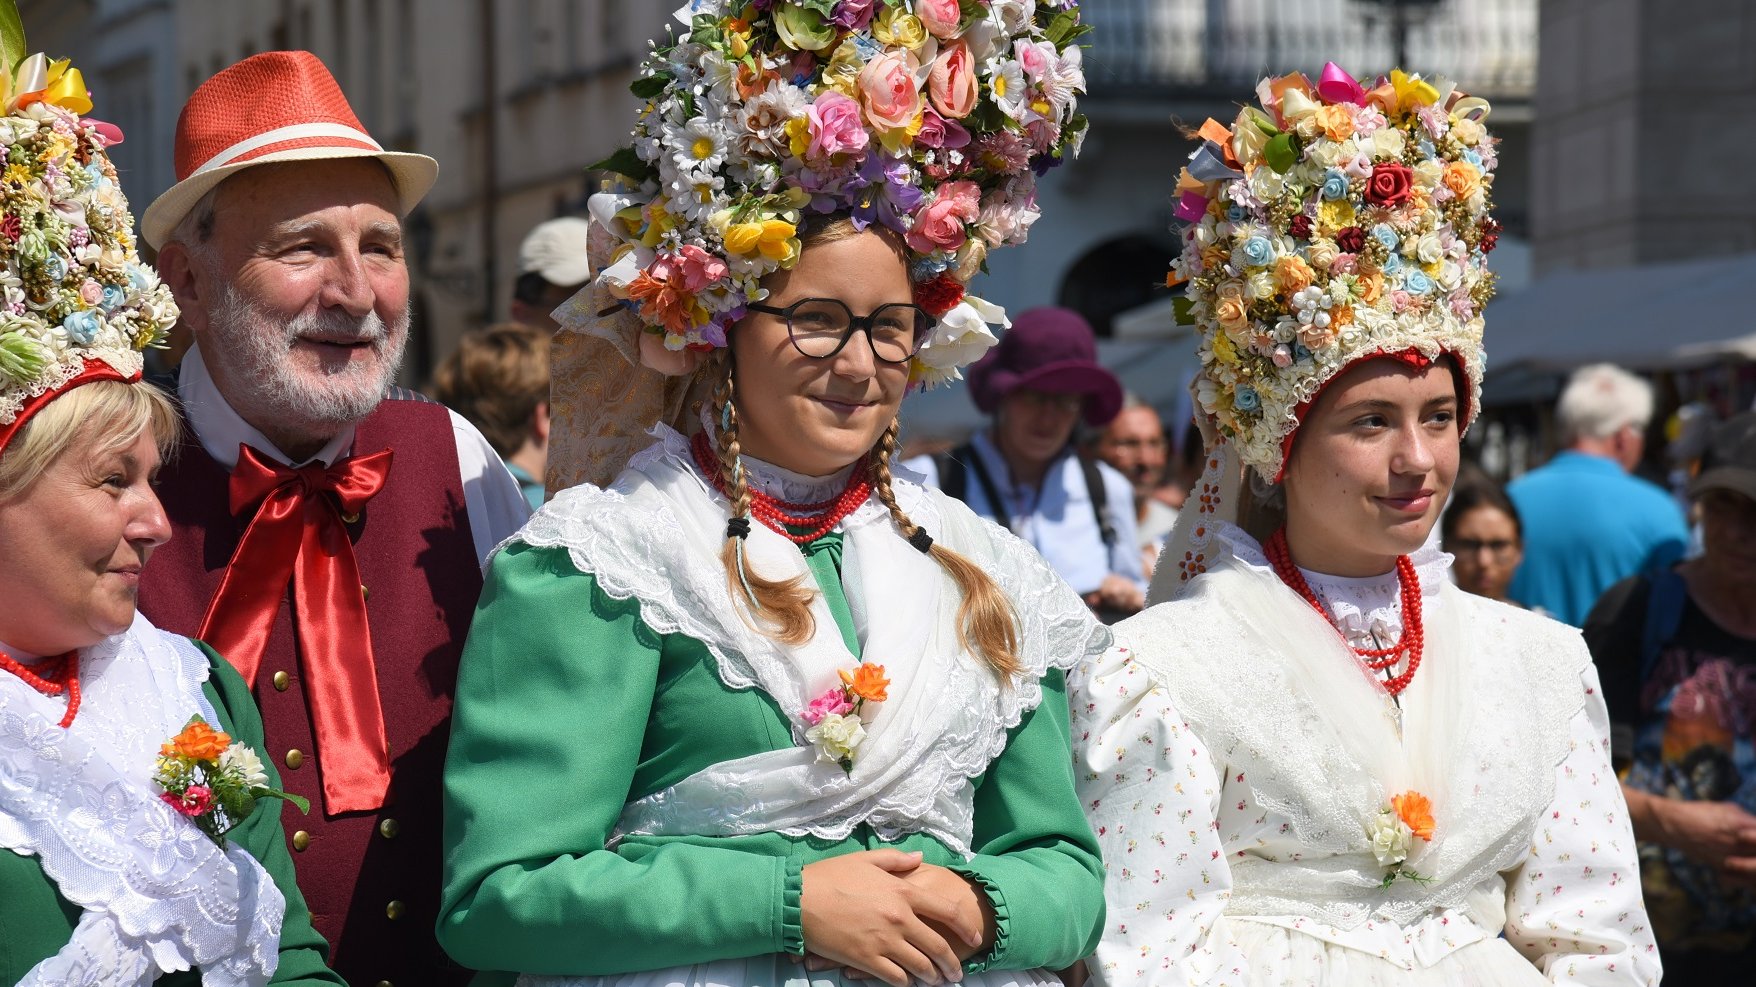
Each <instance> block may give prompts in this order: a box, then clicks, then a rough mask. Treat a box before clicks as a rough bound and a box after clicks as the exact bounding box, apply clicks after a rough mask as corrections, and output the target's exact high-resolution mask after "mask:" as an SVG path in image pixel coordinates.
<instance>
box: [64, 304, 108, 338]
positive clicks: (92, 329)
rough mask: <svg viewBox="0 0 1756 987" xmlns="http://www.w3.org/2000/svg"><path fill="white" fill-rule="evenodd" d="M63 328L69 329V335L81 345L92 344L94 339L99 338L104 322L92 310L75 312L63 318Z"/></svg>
mask: <svg viewBox="0 0 1756 987" xmlns="http://www.w3.org/2000/svg"><path fill="white" fill-rule="evenodd" d="M61 328H63V329H65V330H67V336H68V338H69V339H72V340H73V341H74V342H76V343H78V344H79V345H81V346H90V345H91V343H92V340H94V339H96V338H98V330H99V329H101V328H103V323H101V322H99V321H98V317H97V316H95V315H93V314H91V313H90V312H75V313H73V314H72V315H69V316H68V317H67V318H65V319H62V320H61Z"/></svg>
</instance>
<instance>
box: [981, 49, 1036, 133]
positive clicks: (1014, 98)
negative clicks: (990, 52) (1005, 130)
mask: <svg viewBox="0 0 1756 987" xmlns="http://www.w3.org/2000/svg"><path fill="white" fill-rule="evenodd" d="M988 71H989V73H990V75H989V80H988V90H989V92H990V93H991V94H992V96H993V98H994V105H995V106H998V107H1000V111H1001V112H1002V113H1005V114H1006V115H1007V116H1009V117H1011V118H1012V119H1014V120H1023V119H1024V113H1025V108H1026V104H1027V103H1028V102H1029V100H1030V87H1029V85H1028V84H1027V83H1026V82H1025V79H1024V66H1022V65H1020V64H1018V62H1017V60H1016V59H1011V58H999V59H995V60H994V61H993V62H991V63H989V66H988Z"/></svg>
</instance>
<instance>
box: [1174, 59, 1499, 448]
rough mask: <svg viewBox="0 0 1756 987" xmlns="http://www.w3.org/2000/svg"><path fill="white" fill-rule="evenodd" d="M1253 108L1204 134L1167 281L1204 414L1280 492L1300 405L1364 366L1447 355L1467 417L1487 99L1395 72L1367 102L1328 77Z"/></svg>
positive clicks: (1280, 84)
mask: <svg viewBox="0 0 1756 987" xmlns="http://www.w3.org/2000/svg"><path fill="white" fill-rule="evenodd" d="M1257 95H1258V97H1259V99H1260V105H1257V106H1246V107H1244V108H1243V109H1242V111H1241V112H1240V113H1239V114H1238V117H1237V119H1236V120H1235V121H1234V122H1233V124H1232V125H1231V126H1230V127H1227V126H1226V125H1224V124H1221V123H1219V122H1217V121H1214V120H1208V121H1207V123H1206V124H1205V125H1203V126H1202V128H1201V130H1200V132H1199V135H1200V137H1201V138H1202V143H1201V146H1200V147H1198V148H1197V149H1196V151H1195V153H1194V154H1193V155H1191V157H1190V162H1189V165H1188V166H1187V167H1186V168H1184V169H1183V172H1182V175H1181V177H1180V179H1179V181H1178V183H1177V190H1178V194H1179V198H1178V204H1177V216H1178V218H1180V219H1183V220H1186V221H1188V224H1189V225H1188V226H1187V227H1186V228H1185V229H1184V231H1183V251H1182V254H1181V256H1179V257H1178V258H1177V260H1176V261H1175V262H1173V264H1172V268H1171V277H1170V281H1171V283H1172V284H1176V283H1186V286H1185V297H1186V298H1187V300H1188V315H1189V316H1190V317H1191V318H1192V319H1193V321H1194V323H1195V326H1196V328H1197V330H1198V332H1199V334H1200V337H1201V366H1202V369H1201V376H1200V377H1199V378H1198V379H1197V385H1196V386H1197V395H1196V397H1197V401H1198V403H1199V405H1200V411H1201V412H1202V413H1204V414H1206V415H1208V416H1211V424H1213V425H1214V426H1215V427H1216V429H1217V431H1218V433H1219V435H1220V436H1223V437H1224V438H1225V440H1226V441H1228V442H1230V443H1232V444H1234V445H1235V446H1236V448H1237V452H1238V455H1239V456H1240V458H1241V459H1242V460H1243V461H1244V462H1245V463H1246V464H1248V465H1250V466H1254V467H1255V468H1256V469H1257V471H1258V472H1259V473H1261V474H1262V476H1264V477H1265V478H1269V479H1273V480H1278V479H1279V477H1280V475H1281V472H1282V470H1283V468H1284V464H1285V453H1286V451H1287V447H1288V445H1289V444H1290V440H1291V436H1292V435H1293V433H1294V432H1295V431H1296V430H1297V428H1298V426H1299V420H1300V415H1301V413H1302V410H1303V407H1304V406H1305V405H1307V404H1308V402H1310V401H1311V400H1312V399H1314V398H1315V397H1316V396H1317V394H1318V392H1319V391H1321V390H1322V388H1323V385H1324V384H1326V383H1328V382H1329V380H1331V379H1332V378H1333V377H1335V376H1336V375H1337V374H1339V373H1340V372H1341V371H1342V370H1343V369H1345V368H1346V367H1347V366H1349V365H1350V364H1352V363H1353V362H1355V361H1356V360H1359V359H1361V358H1362V357H1367V356H1371V355H1374V354H1403V353H1409V352H1413V353H1417V354H1420V355H1421V357H1424V358H1426V359H1432V358H1436V357H1437V356H1439V355H1440V354H1441V353H1446V354H1450V355H1451V356H1452V358H1453V359H1455V360H1456V361H1457V363H1458V365H1459V368H1460V369H1461V370H1462V371H1463V373H1464V375H1465V377H1466V378H1467V380H1468V382H1469V387H1470V393H1469V394H1468V395H1467V396H1466V397H1467V399H1468V400H1467V401H1466V405H1467V407H1466V408H1465V414H1466V416H1473V414H1474V411H1475V409H1476V407H1477V405H1478V404H1479V400H1478V399H1479V397H1480V394H1481V379H1482V366H1483V362H1482V318H1481V311H1482V307H1483V306H1484V305H1486V304H1487V302H1488V299H1490V298H1492V297H1493V294H1494V275H1493V274H1492V273H1490V272H1489V271H1488V267H1487V254H1488V252H1489V251H1491V250H1493V249H1494V245H1495V242H1496V241H1497V239H1498V234H1499V230H1500V227H1499V224H1497V223H1496V222H1495V221H1494V220H1493V218H1492V217H1491V216H1490V215H1489V208H1490V192H1491V190H1492V187H1493V171H1494V166H1495V164H1496V154H1495V150H1494V141H1493V139H1492V138H1490V137H1489V136H1488V133H1487V130H1486V128H1485V127H1484V126H1483V124H1482V121H1483V120H1484V119H1485V118H1486V117H1487V115H1488V109H1489V107H1488V103H1487V101H1486V100H1483V99H1479V98H1475V97H1471V96H1466V95H1464V94H1463V93H1461V92H1459V91H1457V89H1456V88H1455V87H1454V86H1452V85H1451V84H1450V83H1448V82H1445V81H1444V80H1441V79H1435V80H1432V81H1426V80H1423V79H1421V78H1420V77H1419V76H1410V75H1405V74H1404V73H1403V72H1401V71H1394V72H1391V73H1390V75H1389V76H1387V77H1384V78H1381V79H1379V80H1378V81H1377V82H1376V83H1375V84H1373V85H1372V86H1371V87H1369V88H1368V87H1366V86H1362V85H1361V84H1360V83H1358V82H1356V81H1355V80H1354V79H1353V78H1352V77H1351V76H1349V75H1348V74H1347V73H1346V72H1344V71H1342V70H1341V69H1340V68H1338V67H1336V65H1335V64H1334V63H1330V64H1329V65H1327V66H1325V68H1324V72H1323V76H1322V78H1321V80H1320V81H1318V82H1316V83H1313V82H1312V81H1311V80H1310V79H1308V78H1306V77H1305V76H1304V75H1303V74H1299V73H1294V74H1292V75H1288V76H1283V77H1281V78H1278V79H1264V80H1262V83H1261V84H1260V85H1259V86H1258V87H1257ZM1467 424H1468V422H1467V420H1466V421H1465V425H1466V426H1467Z"/></svg>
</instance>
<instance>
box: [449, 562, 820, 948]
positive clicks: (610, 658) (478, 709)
mask: <svg viewBox="0 0 1756 987" xmlns="http://www.w3.org/2000/svg"><path fill="white" fill-rule="evenodd" d="M665 642H666V639H665V638H663V637H661V636H659V635H657V634H655V633H654V632H653V631H652V630H651V629H649V628H648V627H646V625H645V624H643V623H642V622H641V621H640V618H639V613H638V607H637V606H636V605H633V604H632V603H631V602H627V601H616V600H613V599H611V598H610V597H609V596H608V595H607V594H605V593H604V592H603V591H602V590H601V589H600V588H599V587H598V586H597V583H596V580H594V579H593V578H592V577H591V576H589V575H587V574H584V573H581V572H579V571H578V570H577V569H575V568H574V566H573V565H572V562H571V561H570V559H569V558H568V556H567V552H566V550H565V549H536V548H531V547H529V546H522V545H519V546H513V547H511V548H509V549H507V550H506V551H503V552H501V553H500V554H499V555H498V556H497V557H496V558H495V559H494V562H493V565H492V566H491V567H490V570H489V573H488V580H487V585H486V587H485V588H484V590H483V594H482V599H481V602H480V604H478V606H477V609H476V615H475V621H474V623H473V624H472V626H471V628H470V635H469V641H468V643H467V644H466V646H465V648H464V654H463V660H462V665H461V668H460V672H459V676H458V684H457V697H456V701H455V704H454V706H453V715H452V733H451V747H450V750H449V751H448V753H447V757H446V763H445V862H444V863H445V872H444V889H443V892H442V896H441V902H440V918H439V928H438V931H439V940H440V944H441V945H442V946H444V948H445V950H446V951H447V952H448V953H450V954H451V956H452V958H453V959H455V960H457V962H459V963H461V964H463V965H465V966H468V967H471V968H474V969H478V970H508V969H516V970H519V971H522V972H526V973H536V974H573V975H582V976H590V975H604V974H613V973H626V972H631V971H638V970H655V969H664V968H667V967H672V966H678V965H684V964H691V963H700V962H706V961H709V960H715V959H727V958H735V957H745V956H759V955H763V954H767V953H774V952H798V951H799V950H800V949H801V947H802V943H803V938H802V933H801V932H800V924H799V922H800V919H799V891H800V886H801V880H800V871H801V869H802V866H803V865H802V863H801V861H800V859H798V857H797V856H791V855H787V854H784V853H783V854H780V855H776V854H773V853H759V852H747V851H745V850H744V849H741V848H740V840H739V839H708V838H679V839H673V840H666V841H663V842H662V843H657V844H655V843H653V842H651V841H635V840H630V841H627V842H624V843H623V844H621V845H620V846H619V848H618V849H617V850H609V849H606V841H607V840H608V838H609V836H610V834H611V832H612V831H613V829H614V827H615V825H616V820H617V819H618V818H619V816H620V815H621V812H622V807H623V805H624V804H625V803H626V801H627V800H628V799H629V797H630V795H631V791H630V787H631V784H632V781H633V778H634V774H635V769H636V766H637V764H638V762H639V759H640V757H641V753H642V743H643V739H644V737H645V733H646V727H647V720H648V715H649V713H650V711H651V709H652V706H653V700H654V694H655V686H656V682H657V681H658V676H659V662H660V658H661V655H662V654H663V651H664V648H665ZM559 697H572V701H571V702H564V701H559ZM702 715H711V710H703V713H702Z"/></svg>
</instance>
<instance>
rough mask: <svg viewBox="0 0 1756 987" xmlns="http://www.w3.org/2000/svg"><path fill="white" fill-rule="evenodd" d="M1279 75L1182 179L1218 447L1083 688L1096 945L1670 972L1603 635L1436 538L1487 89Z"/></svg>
mask: <svg viewBox="0 0 1756 987" xmlns="http://www.w3.org/2000/svg"><path fill="white" fill-rule="evenodd" d="M1260 92H1261V94H1262V96H1263V100H1264V101H1263V103H1262V104H1261V105H1258V106H1253V107H1248V108H1246V109H1245V110H1244V111H1243V113H1242V114H1241V115H1240V117H1239V119H1238V120H1237V121H1236V122H1235V123H1234V125H1233V126H1232V127H1229V128H1228V127H1226V126H1224V125H1221V124H1218V123H1215V122H1213V121H1209V122H1208V124H1207V126H1206V127H1204V128H1203V129H1202V132H1201V133H1202V137H1203V138H1204V143H1203V145H1202V147H1201V149H1200V150H1198V151H1197V153H1196V155H1195V157H1194V159H1193V160H1192V162H1191V165H1190V168H1189V169H1188V170H1187V171H1186V172H1185V174H1184V176H1183V181H1182V183H1180V188H1181V190H1182V192H1183V198H1182V202H1181V205H1180V209H1181V212H1182V215H1183V216H1184V217H1185V218H1187V219H1189V220H1190V221H1191V224H1190V226H1189V229H1188V232H1187V233H1186V248H1185V251H1184V253H1183V255H1182V257H1181V259H1180V260H1179V262H1178V264H1177V267H1176V272H1175V273H1176V274H1177V275H1179V276H1181V277H1183V278H1186V279H1187V281H1188V284H1189V287H1188V294H1189V297H1190V299H1191V301H1192V308H1191V313H1192V315H1193V316H1194V318H1195V320H1196V322H1197V324H1198V326H1199V328H1200V331H1201V337H1202V343H1201V346H1202V350H1201V352H1202V360H1203V371H1202V375H1201V377H1200V378H1199V379H1198V381H1197V396H1198V405H1199V407H1198V413H1197V414H1198V418H1199V419H1200V420H1201V422H1200V423H1201V424H1202V425H1203V427H1204V429H1205V430H1206V435H1207V436H1208V439H1209V443H1208V448H1209V457H1208V464H1207V466H1208V469H1207V473H1206V475H1205V476H1204V477H1203V479H1202V481H1201V483H1200V485H1199V486H1198V488H1197V489H1196V490H1195V491H1194V492H1193V496H1192V498H1191V504H1192V505H1194V509H1192V510H1189V511H1187V512H1186V518H1187V519H1186V521H1180V522H1179V530H1178V531H1177V532H1176V534H1175V535H1174V537H1173V539H1172V542H1171V545H1170V547H1169V548H1168V549H1167V552H1166V556H1165V558H1164V559H1163V560H1161V563H1160V565H1159V568H1158V575H1157V577H1156V580H1155V586H1154V593H1153V601H1154V602H1155V604H1156V605H1154V606H1151V607H1149V608H1148V609H1147V610H1146V611H1144V612H1143V613H1141V614H1140V615H1138V616H1137V617H1135V618H1132V619H1130V620H1129V621H1126V622H1124V623H1123V624H1121V625H1119V627H1118V628H1117V635H1118V646H1117V647H1116V648H1115V649H1113V650H1111V651H1110V652H1109V653H1107V654H1106V655H1105V656H1104V657H1103V658H1101V659H1099V660H1098V661H1097V662H1095V663H1092V664H1090V665H1088V666H1086V667H1085V668H1083V669H1081V670H1079V671H1078V672H1077V673H1076V675H1075V677H1074V682H1073V685H1072V687H1071V688H1072V697H1071V701H1072V704H1073V715H1074V724H1073V737H1074V742H1075V746H1076V755H1075V758H1076V761H1077V768H1078V770H1079V773H1080V776H1081V779H1080V784H1081V790H1082V792H1081V793H1082V797H1083V799H1084V803H1085V807H1086V811H1087V814H1088V816H1089V817H1090V818H1091V819H1092V822H1093V825H1094V827H1095V828H1096V830H1097V832H1098V834H1099V841H1100V845H1101V848H1102V850H1103V854H1104V858H1105V863H1106V865H1107V868H1108V879H1107V885H1106V899H1107V905H1108V917H1107V920H1106V926H1105V930H1104V937H1103V942H1102V945H1101V946H1100V947H1099V949H1098V952H1097V955H1096V956H1095V957H1093V958H1092V959H1090V960H1088V961H1087V964H1088V966H1089V968H1090V971H1091V973H1092V975H1093V977H1094V979H1096V980H1097V981H1098V982H1100V983H1103V984H1106V985H1117V987H1122V985H1138V984H1155V985H1160V984H1176V985H1183V984H1203V985H1262V987H1269V985H1273V987H1281V985H1288V987H1290V985H1294V984H1298V985H1348V987H1359V985H1384V987H1389V985H1398V987H1406V985H1417V987H1421V985H1433V987H1438V985H1507V987H1511V985H1519V984H1530V985H1535V984H1542V983H1549V982H1553V983H1570V984H1571V983H1590V984H1605V985H1609V984H1628V985H1634V984H1653V983H1656V982H1657V981H1658V977H1659V961H1658V955H1657V950H1656V947H1655V945H1654V942H1653V938H1652V933H1651V931H1650V929H1649V927H1648V923H1647V919H1646V913H1645V908H1644V906H1643V904H1642V901H1641V894H1640V881H1639V874H1638V871H1637V864H1636V859H1635V846H1634V839H1633V834H1632V832H1631V831H1630V829H1629V823H1628V819H1627V813H1626V808H1625V806H1624V804H1623V802H1622V797H1621V793H1620V790H1619V788H1618V785H1617V782H1616V776H1615V773H1614V772H1613V770H1612V769H1611V767H1610V757H1609V744H1608V722H1607V719H1606V714H1605V709H1604V704H1603V700H1602V698H1601V697H1600V695H1599V690H1598V685H1597V675H1596V672H1595V671H1594V669H1593V667H1592V665H1591V661H1590V657H1589V655H1588V654H1587V652H1586V649H1585V647H1584V645H1583V643H1582V642H1581V640H1580V638H1579V636H1578V633H1577V631H1575V630H1574V629H1573V628H1570V627H1566V626H1564V625H1561V624H1559V623H1556V622H1554V621H1552V620H1548V619H1546V618H1543V617H1539V616H1535V615H1532V614H1530V613H1528V612H1525V611H1522V610H1519V609H1516V608H1514V607H1510V606H1507V605H1504V604H1499V603H1495V602H1493V601H1489V600H1486V599H1483V598H1480V597H1475V596H1471V595H1469V594H1466V593H1463V592H1462V591H1460V590H1458V589H1457V588H1456V587H1455V586H1454V585H1453V584H1452V583H1451V582H1450V580H1449V579H1448V578H1447V576H1448V573H1447V569H1448V567H1449V564H1450V557H1449V556H1447V555H1444V554H1443V553H1441V552H1440V551H1439V550H1438V549H1437V547H1436V542H1435V540H1434V537H1433V528H1434V525H1435V523H1436V522H1437V521H1438V519H1439V515H1440V512H1441V510H1442V508H1443V506H1444V503H1445V499H1446V496H1447V493H1448V491H1449V489H1450V487H1451V484H1452V481H1453V479H1454V478H1455V476H1456V472H1457V467H1458V460H1459V444H1460V437H1461V433H1462V431H1463V429H1465V428H1466V427H1467V426H1468V424H1469V422H1470V421H1471V419H1472V418H1473V417H1474V415H1475V412H1476V407H1477V404H1478V400H1479V395H1480V383H1481V373H1482V367H1483V359H1482V347H1481V338H1482V337H1481V332H1482V320H1481V317H1480V316H1479V314H1477V313H1478V312H1479V310H1480V307H1481V305H1482V304H1483V303H1485V302H1486V300H1487V298H1488V297H1489V296H1490V295H1491V293H1492V280H1491V275H1489V274H1487V272H1486V267H1485V255H1486V253H1487V252H1488V251H1489V250H1491V249H1492V248H1493V246H1494V243H1495V240H1494V237H1495V235H1496V233H1497V230H1498V227H1497V226H1496V225H1495V224H1494V223H1493V221H1492V219H1491V218H1489V215H1488V193H1489V190H1490V189H1491V183H1492V171H1493V166H1494V164H1495V160H1494V147H1493V143H1492V141H1491V139H1489V138H1488V137H1487V135H1486V132H1485V130H1483V128H1482V124H1481V120H1482V118H1483V117H1485V116H1486V113H1487V105H1486V103H1484V102H1482V101H1481V100H1477V99H1471V98H1469V97H1465V96H1463V95H1461V94H1459V93H1457V92H1456V91H1455V90H1454V89H1453V88H1452V87H1451V86H1449V85H1447V84H1445V83H1444V82H1442V81H1435V82H1425V81H1422V80H1420V79H1418V78H1411V77H1407V76H1404V75H1403V74H1402V73H1400V72H1398V73H1394V74H1393V75H1392V77H1391V78H1389V79H1385V80H1379V82H1378V83H1377V84H1375V85H1371V86H1365V85H1361V84H1359V83H1358V82H1356V81H1355V80H1353V79H1351V78H1349V77H1348V76H1347V75H1346V74H1345V73H1343V72H1341V71H1340V70H1339V69H1336V68H1335V67H1334V66H1330V67H1329V69H1328V71H1326V72H1325V74H1324V76H1323V78H1322V80H1321V81H1319V82H1312V81H1310V80H1307V79H1305V78H1304V77H1302V76H1289V77H1286V78H1283V79H1276V80H1265V82H1264V84H1263V86H1262V87H1261V89H1260Z"/></svg>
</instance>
